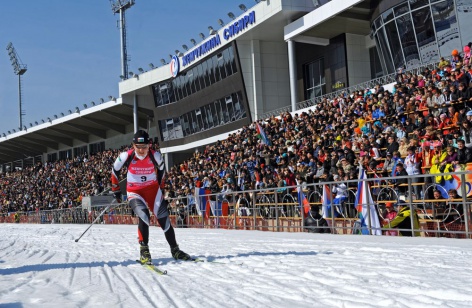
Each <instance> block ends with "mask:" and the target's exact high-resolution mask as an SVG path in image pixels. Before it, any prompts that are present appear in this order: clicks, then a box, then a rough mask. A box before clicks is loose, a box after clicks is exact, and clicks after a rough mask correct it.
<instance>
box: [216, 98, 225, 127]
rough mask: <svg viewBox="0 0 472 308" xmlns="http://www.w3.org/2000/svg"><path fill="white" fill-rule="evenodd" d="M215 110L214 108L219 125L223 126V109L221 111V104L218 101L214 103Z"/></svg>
mask: <svg viewBox="0 0 472 308" xmlns="http://www.w3.org/2000/svg"><path fill="white" fill-rule="evenodd" d="M215 108H216V112H217V114H218V120H219V124H220V125H224V124H225V118H224V116H223V109H221V103H220V101H219V100H216V101H215Z"/></svg>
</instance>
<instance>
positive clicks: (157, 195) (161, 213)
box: [111, 130, 192, 264]
mask: <svg viewBox="0 0 472 308" xmlns="http://www.w3.org/2000/svg"><path fill="white" fill-rule="evenodd" d="M123 168H125V169H126V170H127V176H126V178H127V185H126V193H127V196H128V203H129V205H130V206H131V208H132V209H133V211H134V213H135V214H136V216H138V217H139V223H138V241H139V245H140V255H141V256H140V262H141V263H142V264H152V258H151V253H150V252H149V246H148V242H149V224H150V219H151V213H153V214H154V216H156V218H157V221H158V223H159V225H160V226H161V228H162V230H163V231H164V235H165V237H166V240H167V243H169V246H170V251H171V254H172V257H173V258H174V259H176V260H192V257H190V256H189V255H188V254H187V253H185V252H183V251H182V250H180V248H179V245H177V241H176V239H175V232H174V228H173V227H172V225H171V223H170V219H169V212H168V210H167V201H166V200H165V199H164V183H165V179H166V177H165V174H166V171H165V166H164V159H163V157H162V155H161V153H160V152H157V151H154V150H152V149H150V148H149V135H148V133H147V132H145V131H144V130H138V131H137V132H136V133H135V134H134V137H133V148H132V149H131V150H128V151H126V152H122V153H120V155H119V156H118V157H117V159H116V160H115V162H114V164H113V168H112V174H111V183H112V191H113V194H114V195H115V198H116V200H117V202H118V203H121V200H122V194H121V190H120V186H119V182H120V181H119V175H120V170H121V169H123Z"/></svg>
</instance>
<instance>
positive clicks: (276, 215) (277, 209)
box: [274, 189, 279, 232]
mask: <svg viewBox="0 0 472 308" xmlns="http://www.w3.org/2000/svg"><path fill="white" fill-rule="evenodd" d="M274 196H275V230H276V231H277V232H279V202H278V199H279V198H278V196H277V190H276V189H274Z"/></svg>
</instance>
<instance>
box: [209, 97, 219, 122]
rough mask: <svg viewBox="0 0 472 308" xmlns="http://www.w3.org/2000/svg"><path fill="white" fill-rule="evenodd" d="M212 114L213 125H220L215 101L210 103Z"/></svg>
mask: <svg viewBox="0 0 472 308" xmlns="http://www.w3.org/2000/svg"><path fill="white" fill-rule="evenodd" d="M210 108H211V114H212V115H213V125H215V126H218V125H220V121H219V120H218V110H217V109H216V105H215V103H214V102H213V103H211V104H210Z"/></svg>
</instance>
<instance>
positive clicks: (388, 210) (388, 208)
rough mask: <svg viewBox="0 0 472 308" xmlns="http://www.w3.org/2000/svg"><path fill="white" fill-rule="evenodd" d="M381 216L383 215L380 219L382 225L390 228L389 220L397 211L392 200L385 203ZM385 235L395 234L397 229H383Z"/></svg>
mask: <svg viewBox="0 0 472 308" xmlns="http://www.w3.org/2000/svg"><path fill="white" fill-rule="evenodd" d="M382 216H383V217H384V220H383V221H382V225H383V226H385V227H386V228H391V226H390V222H391V221H392V220H393V219H394V218H395V217H396V216H397V212H396V211H395V209H394V208H393V203H392V202H387V203H385V211H384V213H383V215H382ZM385 235H387V236H397V235H398V231H395V230H388V231H385Z"/></svg>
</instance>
